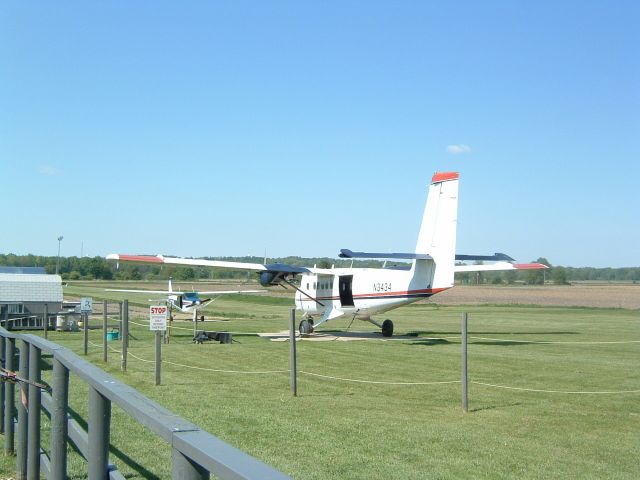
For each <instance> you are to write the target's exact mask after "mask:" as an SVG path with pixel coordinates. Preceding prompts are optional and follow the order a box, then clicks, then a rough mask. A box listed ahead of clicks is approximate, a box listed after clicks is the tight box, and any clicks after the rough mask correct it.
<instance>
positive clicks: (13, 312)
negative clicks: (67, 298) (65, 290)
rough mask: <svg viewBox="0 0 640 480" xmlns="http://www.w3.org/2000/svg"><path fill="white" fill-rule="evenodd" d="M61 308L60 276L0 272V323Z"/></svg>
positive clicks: (54, 311)
mask: <svg viewBox="0 0 640 480" xmlns="http://www.w3.org/2000/svg"><path fill="white" fill-rule="evenodd" d="M45 305H47V310H48V312H49V313H56V312H58V311H60V309H61V308H62V280H61V278H60V275H43V274H22V273H0V320H2V321H4V322H6V320H7V319H10V318H18V317H28V316H33V315H39V316H41V315H42V314H43V312H44V306H45Z"/></svg>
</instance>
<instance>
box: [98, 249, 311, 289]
mask: <svg viewBox="0 0 640 480" xmlns="http://www.w3.org/2000/svg"><path fill="white" fill-rule="evenodd" d="M106 259H107V260H111V261H116V262H118V264H119V263H120V262H130V263H138V264H153V265H189V266H196V267H213V268H227V269H231V270H250V271H255V272H259V273H260V284H261V285H262V286H263V287H266V286H268V285H279V284H280V282H281V281H282V280H283V279H286V278H287V277H289V276H294V275H296V274H298V273H308V272H311V271H312V269H309V268H306V267H296V266H293V265H287V264H284V263H270V264H262V263H246V262H226V261H221V260H204V259H200V258H181V257H167V256H164V255H124V254H120V253H111V254H109V255H107V256H106Z"/></svg>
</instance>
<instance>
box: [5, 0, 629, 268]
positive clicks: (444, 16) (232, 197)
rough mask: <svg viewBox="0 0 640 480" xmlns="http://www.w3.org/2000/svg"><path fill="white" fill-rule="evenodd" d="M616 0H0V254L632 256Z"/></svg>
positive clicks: (625, 263)
mask: <svg viewBox="0 0 640 480" xmlns="http://www.w3.org/2000/svg"><path fill="white" fill-rule="evenodd" d="M639 24H640V3H638V2H636V1H604V0H603V1H561V2H558V1H540V2H525V1H515V0H513V1H491V0H489V1H484V2H477V1H470V2H462V1H457V2H455V1H454V2H424V1H415V2H414V1H399V2H398V1H393V2H392V1H387V2H379V1H364V0H363V1H349V0H346V1H343V0H341V1H304V2H300V1H269V2H262V1H253V2H252V1H242V0H240V1H228V2H215V1H184V2H163V1H153V2H152V1H124V0H123V1H111V2H98V1H82V2H80V1H63V2H44V1H31V2H20V1H17V0H15V1H14V0H8V1H5V2H2V3H1V4H0V218H2V220H3V227H2V229H1V231H2V235H0V253H15V254H27V253H33V254H36V255H56V253H57V249H58V240H57V238H58V237H59V236H63V237H64V238H63V240H62V242H61V243H60V248H61V254H62V255H64V256H73V255H75V256H79V255H81V254H83V255H90V256H96V255H99V256H104V255H106V254H108V253H116V252H117V253H147V254H157V253H162V254H168V255H178V256H188V257H201V256H244V255H257V256H263V255H265V254H266V255H267V257H281V256H289V255H297V256H303V257H322V256H327V257H335V256H336V255H337V254H338V252H339V250H340V249H341V248H350V249H352V250H364V251H381V252H405V251H409V252H410V251H413V250H414V249H415V243H416V239H417V234H418V229H419V227H420V221H421V218H422V211H423V209H424V203H425V200H426V192H427V188H428V185H429V183H430V179H431V177H432V175H433V174H434V172H436V171H458V172H460V194H459V211H458V237H457V249H456V250H457V252H458V253H465V254H492V253H494V252H504V253H507V254H509V255H510V256H512V257H514V258H516V259H517V260H519V261H532V260H535V259H537V258H539V257H544V258H547V259H548V260H549V262H551V264H553V265H563V266H573V267H582V266H592V267H637V266H640V215H639V214H638V212H639V211H640V194H639V193H638V185H639V182H640V166H639V164H640V55H639V54H638V51H639V50H640V29H638V25H639Z"/></svg>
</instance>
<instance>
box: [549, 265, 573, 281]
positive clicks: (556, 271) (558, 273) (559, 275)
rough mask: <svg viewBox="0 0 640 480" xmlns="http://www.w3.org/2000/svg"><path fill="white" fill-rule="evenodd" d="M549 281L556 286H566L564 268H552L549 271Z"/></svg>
mask: <svg viewBox="0 0 640 480" xmlns="http://www.w3.org/2000/svg"><path fill="white" fill-rule="evenodd" d="M551 280H552V281H553V283H555V284H556V285H567V284H568V283H569V282H567V271H566V270H565V268H564V267H554V268H553V270H551Z"/></svg>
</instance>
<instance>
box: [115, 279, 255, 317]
mask: <svg viewBox="0 0 640 480" xmlns="http://www.w3.org/2000/svg"><path fill="white" fill-rule="evenodd" d="M105 291H107V292H128V293H149V294H159V295H165V296H166V299H165V300H164V301H165V302H166V303H167V305H168V306H169V308H170V309H173V308H175V309H176V310H179V311H181V312H182V313H191V312H193V318H194V320H195V319H196V317H197V315H198V313H197V311H198V310H200V309H202V308H204V307H205V306H206V305H207V304H209V303H211V302H212V301H213V300H214V298H215V297H219V296H220V295H228V294H238V293H264V290H213V291H210V292H196V291H191V292H186V291H185V292H182V291H177V290H174V289H173V284H172V283H171V278H170V279H169V286H168V289H167V290H142V289H138V290H136V289H131V290H123V289H117V288H105ZM200 295H211V298H201V297H200Z"/></svg>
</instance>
